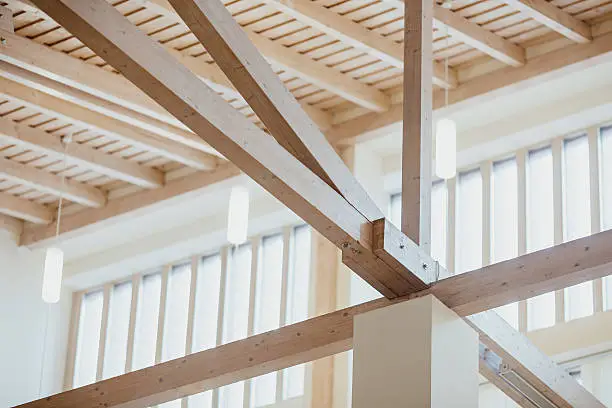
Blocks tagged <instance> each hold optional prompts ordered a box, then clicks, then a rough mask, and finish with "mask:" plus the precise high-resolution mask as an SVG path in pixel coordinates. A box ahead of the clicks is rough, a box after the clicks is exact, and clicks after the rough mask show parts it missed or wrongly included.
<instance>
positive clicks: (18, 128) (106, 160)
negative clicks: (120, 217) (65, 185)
mask: <svg viewBox="0 0 612 408" xmlns="http://www.w3.org/2000/svg"><path fill="white" fill-rule="evenodd" d="M0 139H3V140H5V141H7V142H9V143H11V144H15V145H18V146H21V147H24V148H26V149H28V150H34V151H37V152H40V153H44V154H48V155H50V156H53V157H55V158H57V159H58V160H61V159H62V158H63V156H64V154H65V155H66V163H67V164H68V165H79V166H83V167H85V168H88V169H91V170H94V171H96V172H98V173H101V174H104V175H107V176H109V177H112V178H115V179H118V180H123V181H126V182H128V183H132V184H135V185H137V186H141V187H144V188H156V187H160V186H162V185H163V183H164V176H163V174H162V173H161V172H160V171H158V170H155V169H152V168H149V167H144V166H141V165H139V164H137V163H134V162H130V161H128V160H125V159H122V158H120V157H116V156H112V155H110V154H106V153H103V152H100V151H97V150H95V149H92V148H90V147H88V146H86V145H81V144H79V143H76V142H75V143H72V144H70V145H69V147H67V148H66V147H65V146H64V145H63V144H62V141H61V140H60V138H58V137H56V136H54V135H50V134H48V133H47V132H44V131H42V130H39V129H34V128H31V127H29V126H26V125H20V124H18V123H15V122H13V121H12V120H10V119H6V118H0Z"/></svg>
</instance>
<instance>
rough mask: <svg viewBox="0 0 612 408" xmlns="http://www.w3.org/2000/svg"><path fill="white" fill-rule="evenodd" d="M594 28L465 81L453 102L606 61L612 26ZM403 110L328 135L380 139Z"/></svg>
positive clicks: (439, 96)
mask: <svg viewBox="0 0 612 408" xmlns="http://www.w3.org/2000/svg"><path fill="white" fill-rule="evenodd" d="M602 27H603V24H602ZM593 30H594V32H595V31H598V32H599V31H601V33H599V35H596V36H595V37H594V39H593V41H592V42H590V43H588V44H572V45H569V46H566V47H564V48H561V49H558V50H555V51H551V52H548V53H546V54H542V55H539V56H537V57H534V58H531V59H528V61H527V63H526V64H525V65H523V66H521V67H504V68H501V69H498V70H496V71H493V72H491V73H488V74H485V75H482V76H479V77H476V78H474V79H471V80H469V81H465V82H462V83H461V84H460V85H459V86H458V87H457V88H456V89H452V90H450V91H449V95H448V98H449V105H458V104H462V105H464V104H469V103H476V104H478V103H485V102H486V100H487V99H486V98H489V97H493V96H490V95H492V92H493V91H500V92H501V91H502V90H503V91H504V92H512V91H513V90H514V89H520V88H521V87H522V86H524V81H528V80H535V79H536V78H540V77H542V76H544V75H547V74H551V73H553V72H555V71H561V70H563V72H564V73H569V72H577V71H579V70H582V69H584V67H585V66H587V65H591V64H593V63H596V61H597V60H600V61H604V60H605V59H606V58H607V56H609V55H612V32H611V31H610V30H609V29H608V30H599V28H598V27H597V26H594V27H593ZM398 99H399V98H398ZM433 105H434V109H439V108H442V107H444V105H445V101H444V93H443V92H440V91H435V92H434V103H433ZM402 113H403V111H402V104H401V103H396V104H393V105H392V106H391V109H389V110H388V111H387V112H383V113H374V112H371V113H367V114H365V115H361V116H358V117H356V118H355V119H351V120H349V121H347V122H344V123H342V124H340V125H335V126H333V127H332V128H331V129H329V130H328V131H326V132H325V135H326V136H327V138H328V140H329V141H330V142H331V143H333V144H336V145H338V146H346V145H351V144H353V143H355V141H357V140H368V139H371V138H376V137H379V136H382V135H384V134H387V133H388V132H390V131H398V130H399V129H401V128H400V124H401V121H402Z"/></svg>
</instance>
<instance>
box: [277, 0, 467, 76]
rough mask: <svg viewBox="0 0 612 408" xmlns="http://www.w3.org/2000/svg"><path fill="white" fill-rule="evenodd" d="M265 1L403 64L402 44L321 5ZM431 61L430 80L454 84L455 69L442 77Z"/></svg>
mask: <svg viewBox="0 0 612 408" xmlns="http://www.w3.org/2000/svg"><path fill="white" fill-rule="evenodd" d="M265 3H266V4H268V5H270V6H272V7H274V8H276V9H278V10H280V11H282V12H283V13H285V14H287V15H290V16H292V17H294V18H295V19H297V20H299V21H301V22H303V23H305V24H308V25H309V26H311V27H314V28H316V29H317V30H320V31H321V32H324V33H326V34H328V35H329V36H331V37H334V38H337V39H338V40H340V41H342V42H343V43H345V44H348V45H350V46H352V47H355V48H356V49H358V50H364V51H365V52H367V53H368V54H370V55H373V56H375V57H377V58H380V59H381V60H382V61H385V62H386V63H388V64H390V65H393V66H394V67H396V68H400V69H403V68H404V51H403V49H402V45H401V44H398V43H396V42H395V41H392V40H391V39H387V38H385V37H384V36H382V35H380V34H378V33H377V32H375V31H373V30H369V29H368V28H366V27H364V26H363V25H361V24H359V23H356V22H354V21H353V20H351V19H349V18H347V17H344V16H341V15H340V14H338V13H336V12H334V11H332V10H329V9H328V8H326V7H324V6H322V5H318V4H316V3H314V2H311V1H309V0H291V1H290V0H265ZM433 65H434V68H433V74H434V77H433V82H434V83H435V84H436V85H438V86H440V87H444V88H453V87H455V86H457V73H456V72H455V71H454V70H451V72H450V75H449V79H448V80H447V79H446V78H445V77H444V67H443V66H442V65H441V64H440V63H438V62H435V61H434V63H433Z"/></svg>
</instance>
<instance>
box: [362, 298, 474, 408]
mask: <svg viewBox="0 0 612 408" xmlns="http://www.w3.org/2000/svg"><path fill="white" fill-rule="evenodd" d="M353 333H354V334H353V408H371V407H378V408H397V407H406V406H410V407H418V408H454V407H457V408H460V407H461V408H463V407H477V406H478V334H477V333H476V331H475V330H474V329H472V328H471V327H469V326H468V324H467V323H466V322H465V321H464V320H463V319H461V318H460V317H459V316H458V315H457V314H456V313H455V312H453V311H452V310H450V309H449V308H447V307H446V306H445V305H444V304H442V303H441V302H440V301H439V300H438V299H437V298H435V297H434V296H433V295H428V296H425V297H422V298H418V299H413V300H410V301H407V302H404V303H401V304H396V305H392V306H387V307H384V308H381V309H378V310H374V311H370V312H366V313H364V314H361V315H357V316H355V318H354V328H353Z"/></svg>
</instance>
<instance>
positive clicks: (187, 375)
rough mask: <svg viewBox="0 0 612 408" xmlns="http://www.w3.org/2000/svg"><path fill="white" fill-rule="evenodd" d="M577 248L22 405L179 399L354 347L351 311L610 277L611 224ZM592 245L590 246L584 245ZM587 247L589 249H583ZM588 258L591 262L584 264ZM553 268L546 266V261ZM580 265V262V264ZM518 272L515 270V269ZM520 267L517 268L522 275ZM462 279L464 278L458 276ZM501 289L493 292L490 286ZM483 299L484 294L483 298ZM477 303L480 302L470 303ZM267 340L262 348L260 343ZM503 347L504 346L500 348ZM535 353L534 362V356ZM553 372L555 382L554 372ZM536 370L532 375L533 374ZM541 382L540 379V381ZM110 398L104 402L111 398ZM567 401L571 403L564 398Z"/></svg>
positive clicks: (455, 303) (511, 341) (524, 356)
mask: <svg viewBox="0 0 612 408" xmlns="http://www.w3.org/2000/svg"><path fill="white" fill-rule="evenodd" d="M571 246H572V247H576V248H582V249H583V250H582V251H577V252H574V251H569V252H568V251H567V247H566V246H559V247H553V248H550V249H548V250H545V253H546V255H549V256H548V258H546V257H544V258H543V257H542V251H540V252H536V253H532V254H528V255H525V256H523V257H521V258H520V259H522V263H523V264H525V265H528V266H529V268H527V269H525V270H524V271H523V270H522V269H520V268H518V269H516V270H514V269H509V268H507V266H506V265H505V264H506V262H503V263H500V264H493V265H490V266H487V267H486V268H483V269H486V270H487V276H490V277H491V281H495V282H496V283H495V284H494V285H493V284H492V283H491V282H489V284H485V285H483V284H482V276H481V274H480V273H476V274H474V273H473V272H468V273H465V274H463V275H460V276H453V277H451V278H448V279H444V280H442V281H440V282H438V283H436V284H434V285H433V286H432V287H431V288H430V289H427V290H425V291H422V292H419V293H417V294H413V295H411V296H407V297H403V298H398V299H394V300H388V299H384V298H383V299H378V300H374V301H371V302H367V303H363V304H360V305H357V306H353V307H349V308H346V309H342V310H339V311H336V312H333V313H329V314H326V315H323V316H320V317H315V318H313V319H309V320H306V321H304V322H301V323H297V324H293V325H290V326H285V327H283V328H280V329H277V330H273V331H270V332H267V333H263V334H260V335H257V336H252V337H248V338H246V339H244V340H239V341H236V342H233V343H229V344H225V345H223V346H220V347H217V348H214V349H210V350H206V351H202V352H199V353H194V354H191V355H188V356H186V357H182V358H179V359H177V360H172V361H168V362H166V363H162V364H159V365H155V366H153V367H149V368H147V369H144V370H140V371H136V372H132V373H128V374H124V375H121V376H118V377H115V378H111V379H108V380H105V381H101V382H98V383H96V384H92V385H88V386H85V387H81V388H77V389H75V390H71V391H67V392H64V393H61V394H58V395H54V396H51V397H49V398H45V399H40V400H38V401H34V402H31V403H27V404H24V405H21V407H23V408H64V407H65V408H68V407H74V406H78V407H80V408H94V407H99V406H107V407H115V406H130V407H135V408H136V407H145V406H151V405H155V404H159V403H162V402H166V401H170V400H174V399H177V398H180V397H183V396H186V395H190V394H196V393H199V392H202V391H205V390H209V389H213V388H217V387H220V386H223V385H226V384H230V383H233V382H236V381H240V380H244V379H247V378H251V377H254V376H258V375H263V374H266V373H269V372H273V371H277V370H280V369H283V368H286V367H290V366H293V365H296V364H300V363H304V362H308V361H312V360H315V359H319V358H323V357H326V356H330V355H333V354H337V353H341V352H344V351H347V350H349V349H350V348H351V347H352V336H353V317H354V316H355V315H357V314H360V313H365V312H368V311H372V310H376V309H379V308H384V307H387V306H389V305H392V304H396V303H397V302H403V301H407V300H410V299H413V298H414V297H415V296H422V295H426V294H433V295H435V296H436V297H437V298H438V299H440V301H442V302H443V303H444V304H446V305H447V306H449V307H451V308H452V309H453V310H455V311H456V312H457V313H458V314H459V315H461V316H464V317H465V316H469V315H471V314H473V313H480V312H483V311H485V310H487V307H488V306H485V305H495V306H499V305H502V304H504V302H509V301H508V299H526V298H529V297H531V296H534V295H537V294H541V293H545V292H549V291H552V290H558V289H562V288H564V287H566V286H571V285H573V284H575V283H576V281H580V282H584V281H587V280H591V279H594V278H596V277H600V276H604V275H607V274H609V273H610V271H612V231H607V232H604V233H600V234H597V235H594V236H591V237H587V238H582V239H580V240H576V241H573V242H572V243H571ZM587 247H588V248H590V249H589V251H584V248H587ZM585 252H588V253H589V254H588V255H585ZM585 259H589V260H590V262H589V264H585V263H583V262H584V261H585ZM543 260H544V262H546V265H547V267H545V268H543V269H540V268H539V267H538V266H539V265H540V263H541V262H543ZM576 264H578V266H576ZM553 266H554V267H555V269H554V270H555V277H554V278H553V279H549V276H548V275H549V271H550V269H549V267H550V268H552V267H553ZM510 272H512V273H510ZM515 272H516V273H519V274H520V276H519V279H518V280H517V279H516V278H517V275H515ZM459 278H461V279H462V282H459ZM524 278H527V280H528V282H529V284H526V285H525V286H521V284H520V283H517V284H516V285H514V286H510V285H507V283H508V282H521V280H522V279H524ZM491 286H493V287H495V288H497V290H496V291H494V292H489V291H487V290H486V289H487V288H488V287H491ZM441 287H445V288H454V292H461V291H462V289H463V288H465V287H474V288H480V290H473V291H470V295H469V296H465V297H461V298H456V297H455V295H454V293H451V292H448V291H447V290H446V289H445V290H438V288H441ZM481 297H483V298H485V301H480V300H481V299H479V298H481ZM471 305H476V307H472V306H471ZM472 324H477V325H478V327H479V328H480V329H479V330H481V331H483V329H484V331H486V335H487V336H489V338H490V339H492V340H493V341H495V344H498V345H495V346H493V343H490V342H489V341H487V340H486V339H485V341H487V342H488V344H490V345H492V346H493V347H496V350H497V351H499V352H500V353H502V354H503V350H507V349H508V348H512V350H513V351H514V353H513V356H512V358H513V359H514V360H515V362H512V363H513V364H516V365H514V367H518V365H519V364H520V365H522V366H524V369H525V370H528V372H529V375H527V372H526V371H523V372H522V373H523V374H525V375H526V376H527V378H528V379H529V378H530V377H529V376H531V375H533V376H535V377H537V378H540V379H542V378H545V379H549V380H545V381H546V382H545V384H546V385H547V386H548V388H549V390H548V391H547V392H548V393H549V395H553V394H550V393H554V395H555V396H556V397H560V398H561V399H563V400H565V401H567V403H570V404H571V403H577V402H579V401H582V402H585V404H586V405H578V404H577V405H574V406H575V407H597V408H603V405H602V404H601V403H600V402H599V401H597V399H596V398H595V397H593V396H592V395H591V394H590V393H589V392H588V391H586V390H585V389H584V388H582V387H581V386H580V385H578V384H577V383H576V382H575V381H573V380H572V381H573V382H572V381H565V380H564V381H555V380H554V378H563V377H564V372H563V370H562V369H561V368H559V367H556V366H555V365H554V363H551V362H550V360H549V359H548V358H547V357H546V356H544V355H542V354H541V353H537V352H536V351H534V350H535V349H534V348H533V346H531V345H529V344H528V343H524V339H523V338H522V336H520V335H518V336H517V334H514V333H516V332H515V331H514V330H511V331H508V330H507V326H503V325H501V328H497V327H495V326H493V325H491V324H486V322H485V323H478V322H476V321H473V322H472ZM262 346H263V347H262ZM498 347H499V348H498ZM533 358H536V360H534V361H528V360H529V359H533ZM551 372H553V373H555V376H554V377H553V378H552V381H550V379H551V377H550V373H551ZM535 377H534V378H535ZM538 381H539V380H538ZM105 404H106V405H105ZM566 406H567V405H566Z"/></svg>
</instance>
